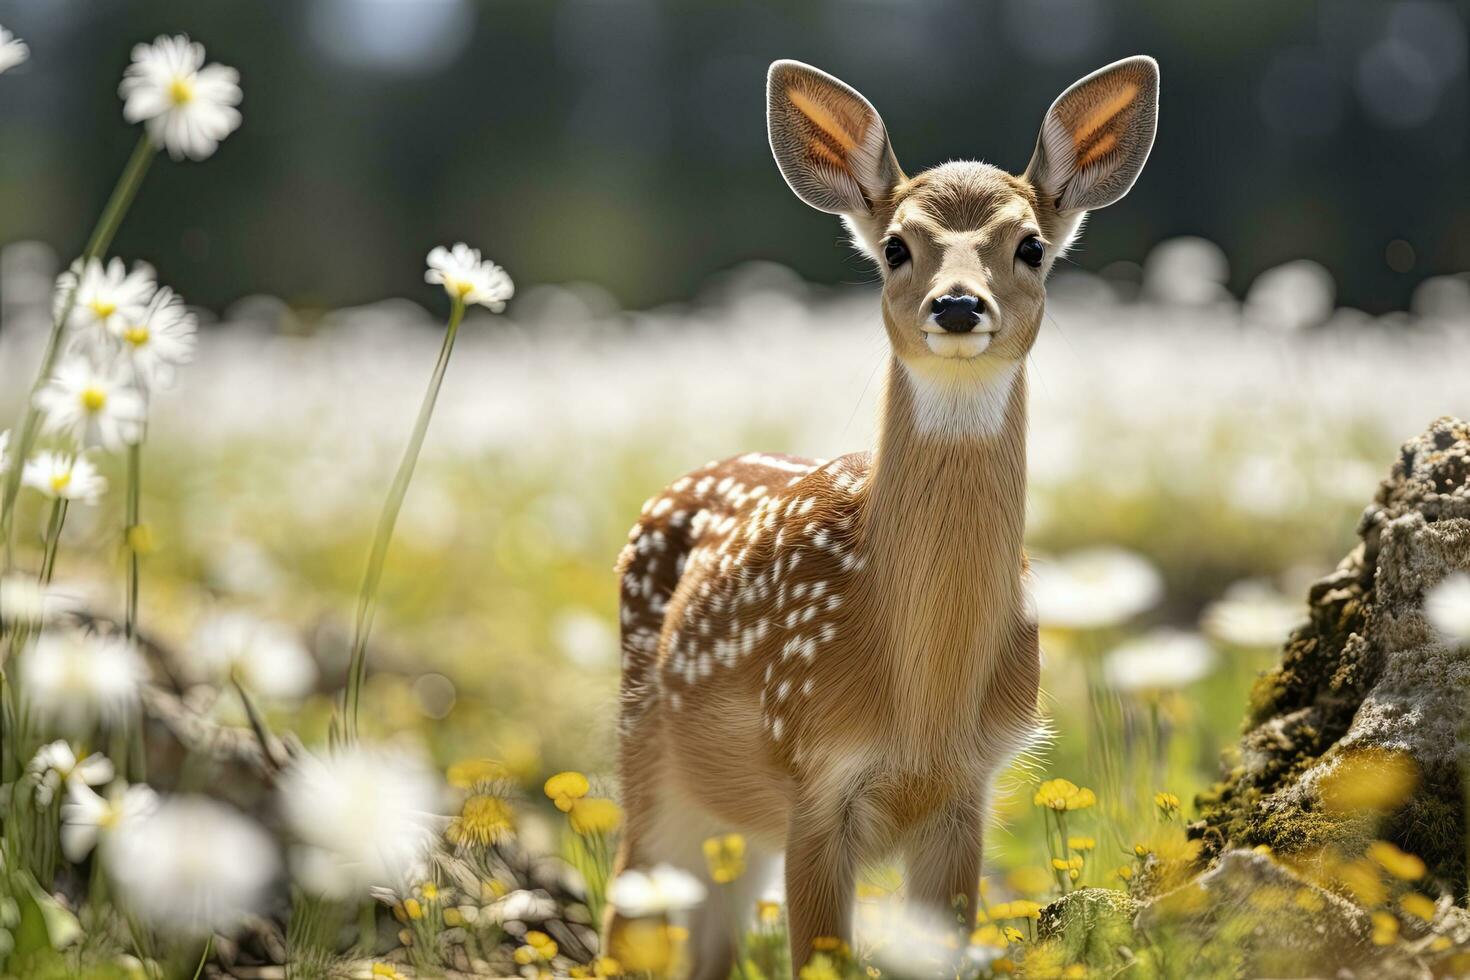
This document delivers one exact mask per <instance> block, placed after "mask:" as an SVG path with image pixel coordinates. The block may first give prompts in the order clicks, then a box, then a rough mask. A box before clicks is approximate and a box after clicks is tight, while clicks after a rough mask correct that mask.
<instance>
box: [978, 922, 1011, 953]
mask: <svg viewBox="0 0 1470 980" xmlns="http://www.w3.org/2000/svg"><path fill="white" fill-rule="evenodd" d="M970 945H972V946H988V947H989V948H991V949H1005V948H1006V946H1008V945H1010V943H1009V941H1008V940H1007V939H1006V934H1005V933H1004V932H1003V931H1001V928H1000V926H997V925H984V926H981V927H980V928H979V929H976V930H975V931H974V932H972V933H970Z"/></svg>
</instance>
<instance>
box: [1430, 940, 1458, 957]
mask: <svg viewBox="0 0 1470 980" xmlns="http://www.w3.org/2000/svg"><path fill="white" fill-rule="evenodd" d="M1453 945H1455V941H1454V940H1453V939H1451V938H1450V937H1449V936H1435V937H1434V939H1433V940H1432V941H1431V942H1430V944H1429V951H1430V952H1431V953H1443V952H1444V951H1445V950H1447V949H1449V948H1450V947H1451V946H1453Z"/></svg>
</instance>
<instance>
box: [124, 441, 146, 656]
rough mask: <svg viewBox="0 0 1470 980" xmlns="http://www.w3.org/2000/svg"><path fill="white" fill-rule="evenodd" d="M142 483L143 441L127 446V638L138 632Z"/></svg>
mask: <svg viewBox="0 0 1470 980" xmlns="http://www.w3.org/2000/svg"><path fill="white" fill-rule="evenodd" d="M142 485H143V443H142V442H141V441H139V442H135V443H133V444H132V445H130V446H128V496H127V518H126V522H125V526H124V527H123V543H124V547H125V548H126V549H127V553H128V601H127V611H126V619H125V620H124V631H125V634H126V636H127V638H128V639H130V640H131V639H132V638H133V637H134V636H135V635H137V632H138V542H137V535H138V533H139V530H138V510H139V506H140V499H139V498H140V497H141V496H142Z"/></svg>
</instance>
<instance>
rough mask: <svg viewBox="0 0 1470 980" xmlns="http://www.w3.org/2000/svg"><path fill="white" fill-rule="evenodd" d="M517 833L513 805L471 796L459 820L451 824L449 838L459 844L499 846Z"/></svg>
mask: <svg viewBox="0 0 1470 980" xmlns="http://www.w3.org/2000/svg"><path fill="white" fill-rule="evenodd" d="M514 829H515V823H514V817H513V815H512V813H511V809H510V805H509V804H508V803H506V802H505V801H504V800H502V799H499V798H498V797H494V796H484V795H478V796H471V797H470V798H469V799H467V800H465V801H464V807H463V808H462V809H461V810H460V813H459V816H458V817H456V818H455V819H454V820H452V821H450V824H449V830H448V836H449V840H450V841H451V842H452V843H455V844H478V845H480V846H481V847H485V846H489V845H491V844H495V843H498V842H499V841H501V840H502V839H504V838H505V837H507V836H508V835H509V834H511V833H512V832H513V831H514Z"/></svg>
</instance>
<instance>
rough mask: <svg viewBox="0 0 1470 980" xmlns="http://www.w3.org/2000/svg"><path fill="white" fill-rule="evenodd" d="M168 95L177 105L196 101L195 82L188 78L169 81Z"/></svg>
mask: <svg viewBox="0 0 1470 980" xmlns="http://www.w3.org/2000/svg"><path fill="white" fill-rule="evenodd" d="M168 97H169V99H170V100H172V101H173V104H174V105H176V106H179V105H185V104H187V103H189V102H192V101H194V83H193V82H192V81H190V80H189V79H187V78H175V79H174V80H173V81H172V82H169V83H168Z"/></svg>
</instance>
